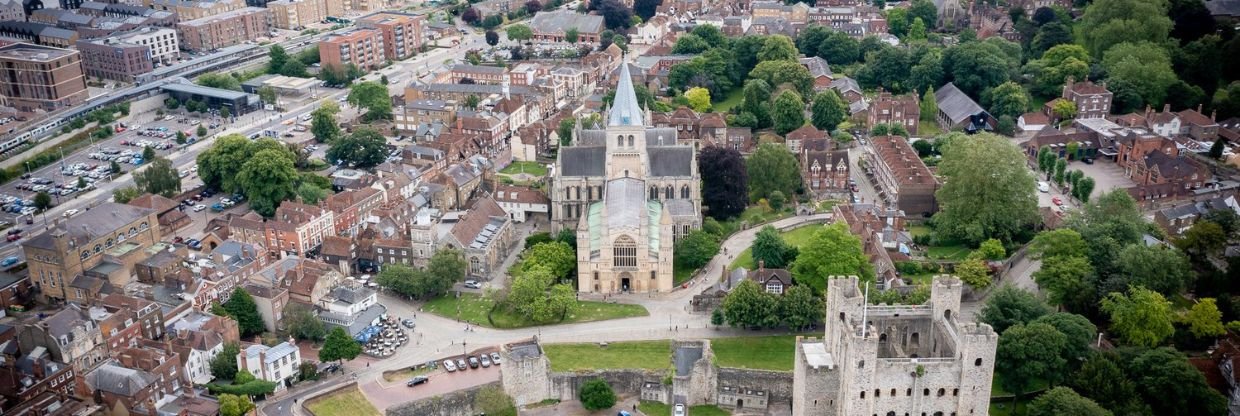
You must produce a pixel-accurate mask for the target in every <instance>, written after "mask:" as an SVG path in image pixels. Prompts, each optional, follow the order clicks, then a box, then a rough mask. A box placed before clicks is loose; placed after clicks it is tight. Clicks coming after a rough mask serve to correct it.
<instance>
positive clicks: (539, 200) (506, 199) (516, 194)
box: [493, 185, 551, 223]
mask: <svg viewBox="0 0 1240 416" xmlns="http://www.w3.org/2000/svg"><path fill="white" fill-rule="evenodd" d="M493 197H494V198H495V202H496V203H498V204H499V206H500V208H503V209H504V212H507V213H508V218H511V219H512V222H516V223H522V222H525V220H526V218H527V217H532V216H534V215H535V214H542V215H543V216H545V217H544V218H550V215H548V214H550V212H551V199H550V198H547V195H545V194H543V193H542V191H539V190H537V189H534V188H530V187H527V186H510V185H500V186H499V187H498V188H496V189H495V192H494V196H493Z"/></svg>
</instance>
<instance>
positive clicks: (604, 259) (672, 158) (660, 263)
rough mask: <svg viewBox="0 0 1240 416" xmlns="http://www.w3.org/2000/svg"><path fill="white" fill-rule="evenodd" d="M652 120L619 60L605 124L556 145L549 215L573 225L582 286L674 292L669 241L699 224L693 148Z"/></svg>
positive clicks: (558, 225)
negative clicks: (649, 124) (571, 142)
mask: <svg viewBox="0 0 1240 416" xmlns="http://www.w3.org/2000/svg"><path fill="white" fill-rule="evenodd" d="M650 119H651V117H650V114H648V113H646V114H643V111H642V109H641V106H640V105H639V103H638V101H637V95H636V93H635V92H634V89H633V82H632V77H631V75H630V74H629V69H628V65H624V66H621V72H620V84H619V88H618V90H617V92H616V98H615V104H614V105H613V106H612V108H611V109H610V110H609V111H608V113H607V126H606V127H604V128H603V129H600V130H578V131H576V132H574V135H575V136H576V137H575V138H574V139H575V140H574V143H576V145H574V146H570V147H564V148H561V149H560V152H559V156H558V159H557V161H556V166H555V169H554V171H555V176H554V178H553V186H552V188H551V189H552V195H551V199H552V220H553V222H554V225H555V226H556V228H557V229H562V228H566V227H574V226H575V227H576V228H575V229H576V231H577V264H578V275H577V281H578V290H580V291H582V292H587V293H618V292H639V293H644V292H666V291H669V290H671V289H672V245H673V244H674V243H675V241H676V238H678V237H680V236H683V235H686V234H688V233H689V231H690V230H692V229H696V228H700V227H701V221H702V218H701V201H702V195H701V190H700V187H699V186H700V181H701V176H700V174H699V173H698V170H697V149H696V148H695V147H694V146H693V145H690V144H679V143H677V140H676V139H677V131H676V130H675V129H674V128H651V127H647V126H646V124H645V121H646V120H650Z"/></svg>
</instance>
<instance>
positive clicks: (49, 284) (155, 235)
mask: <svg viewBox="0 0 1240 416" xmlns="http://www.w3.org/2000/svg"><path fill="white" fill-rule="evenodd" d="M158 224H159V222H158V219H157V218H156V216H155V212H154V211H153V210H149V209H145V208H139V207H135V206H130V205H123V204H116V203H111V202H105V203H103V204H101V205H99V206H97V207H95V208H92V209H90V210H88V211H85V212H82V213H80V214H78V215H75V216H72V217H69V219H67V220H64V221H61V222H59V223H57V224H56V225H54V226H52V228H51V229H50V230H48V231H45V232H43V233H40V234H38V235H36V236H34V237H31V238H30V239H28V240H26V242H24V243H22V250H23V252H24V253H25V257H26V264H27V265H28V267H29V270H30V276H31V278H32V279H33V280H34V281H35V285H36V286H38V287H39V288H40V289H41V291H42V294H43V296H44V297H47V298H51V299H54V300H59V301H65V300H68V301H76V302H81V303H90V299H89V298H86V297H85V294H84V293H81V292H76V291H71V290H70V284H72V283H73V282H74V281H75V280H76V279H77V278H79V277H82V276H83V275H85V274H86V273H87V272H89V271H102V270H97V269H101V268H112V267H114V266H113V265H115V264H116V263H115V262H114V258H115V256H116V255H117V254H118V253H119V252H122V251H123V252H126V253H127V252H133V251H137V250H140V249H145V248H147V247H150V246H151V245H153V244H155V243H156V242H158V241H159V238H160V234H159V227H158ZM126 273H127V272H126ZM116 283H122V284H121V285H123V283H127V280H126V281H125V282H116Z"/></svg>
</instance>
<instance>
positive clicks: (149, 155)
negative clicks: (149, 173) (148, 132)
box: [142, 146, 156, 160]
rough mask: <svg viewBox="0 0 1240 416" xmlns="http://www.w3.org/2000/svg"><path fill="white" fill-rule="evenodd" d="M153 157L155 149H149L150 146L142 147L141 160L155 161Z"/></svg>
mask: <svg viewBox="0 0 1240 416" xmlns="http://www.w3.org/2000/svg"><path fill="white" fill-rule="evenodd" d="M155 155H156V154H155V149H153V148H151V146H145V147H143V148H142V158H143V159H146V160H155Z"/></svg>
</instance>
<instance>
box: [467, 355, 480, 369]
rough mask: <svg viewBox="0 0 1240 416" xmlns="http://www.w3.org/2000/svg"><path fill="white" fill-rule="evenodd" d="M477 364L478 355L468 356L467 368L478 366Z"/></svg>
mask: <svg viewBox="0 0 1240 416" xmlns="http://www.w3.org/2000/svg"><path fill="white" fill-rule="evenodd" d="M479 365H481V364H480V363H478V357H475V356H472V355H471V356H469V368H478V366H479Z"/></svg>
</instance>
